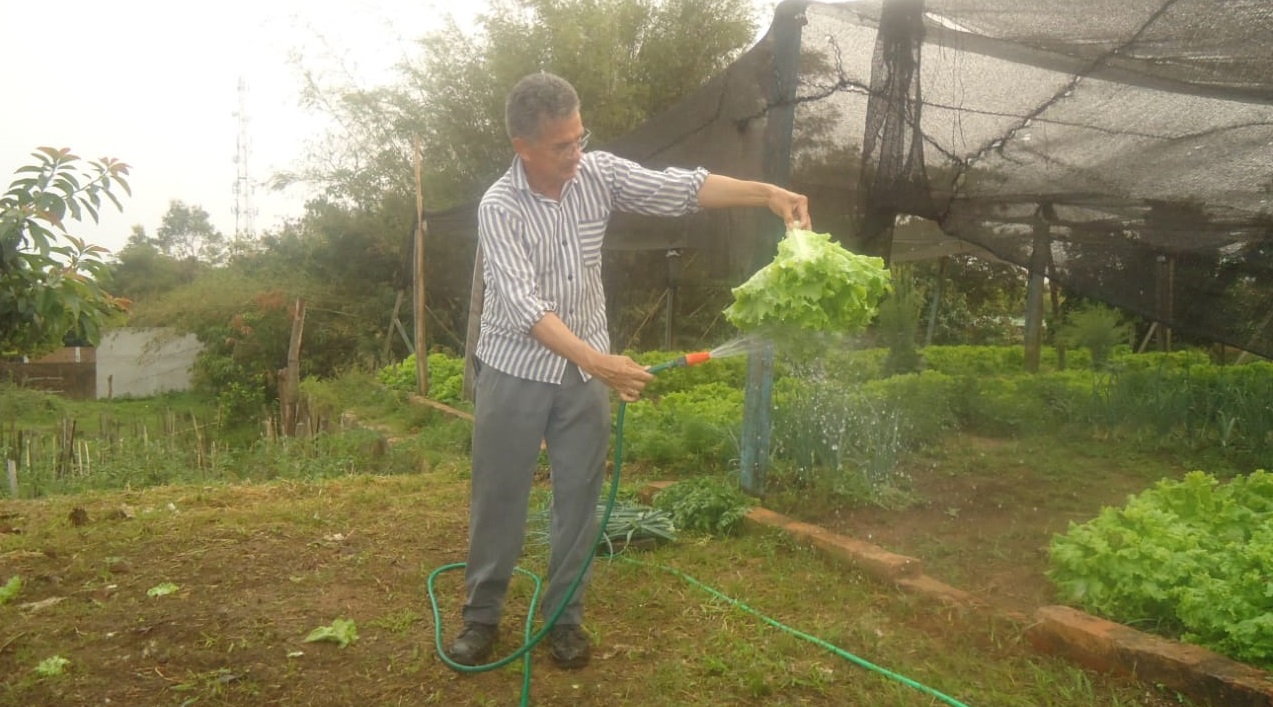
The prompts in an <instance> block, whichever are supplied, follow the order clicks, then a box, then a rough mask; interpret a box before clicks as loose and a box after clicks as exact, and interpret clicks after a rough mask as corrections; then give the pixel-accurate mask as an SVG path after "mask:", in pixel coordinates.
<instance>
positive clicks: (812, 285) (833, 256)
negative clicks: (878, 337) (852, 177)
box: [725, 229, 913, 336]
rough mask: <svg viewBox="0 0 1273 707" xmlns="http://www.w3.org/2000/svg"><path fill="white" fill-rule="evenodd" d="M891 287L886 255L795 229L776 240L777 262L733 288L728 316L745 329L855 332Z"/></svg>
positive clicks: (872, 312)
mask: <svg viewBox="0 0 1273 707" xmlns="http://www.w3.org/2000/svg"><path fill="white" fill-rule="evenodd" d="M890 287H891V286H890V283H889V272H888V270H886V269H884V260H883V259H881V258H874V257H869V256H861V255H856V254H854V253H850V252H849V251H847V250H845V249H844V247H843V246H841V245H840V244H838V243H836V242H835V241H833V240H831V236H830V235H829V234H825V233H814V232H813V231H804V230H799V229H796V230H791V231H788V232H787V236H786V238H783V239H782V241H780V242H779V243H778V254H777V255H776V256H775V257H774V260H773V262H771V263H770V264H768V265H766V266H765V267H763V268H761V269H760V270H758V271H757V272H756V273H755V274H754V275H752V276H751V278H750V279H748V280H747V282H744V283H743V284H741V285H739V286H738V287H735V288H734V290H733V293H734V303H733V304H731V305H730V306H729V307H728V308H727V309H726V310H725V318H726V319H727V320H729V322H730V323H731V324H733V325H734V326H736V327H738V328H739V329H741V330H743V331H764V330H783V329H800V330H806V331H834V332H856V331H860V330H861V329H864V328H865V327H866V325H867V324H869V323H870V322H871V320H872V319H874V318H875V315H876V312H877V307H878V306H879V303H880V300H881V299H882V298H883V297H884V295H885V294H887V293H888V292H889V290H890ZM912 336H913V330H912Z"/></svg>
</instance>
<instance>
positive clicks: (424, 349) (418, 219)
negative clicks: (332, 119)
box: [415, 135, 429, 397]
mask: <svg viewBox="0 0 1273 707" xmlns="http://www.w3.org/2000/svg"><path fill="white" fill-rule="evenodd" d="M422 159H423V157H422V156H421V154H420V136H418V135H417V136H416V138H415V225H416V228H415V374H416V392H418V393H419V394H420V395H423V396H425V397H428V395H429V346H428V344H427V343H426V338H425V329H424V326H425V310H424V305H425V298H424V231H425V225H424V185H423V183H422V182H421V178H420V162H421V160H422Z"/></svg>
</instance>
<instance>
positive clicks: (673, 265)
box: [663, 248, 681, 351]
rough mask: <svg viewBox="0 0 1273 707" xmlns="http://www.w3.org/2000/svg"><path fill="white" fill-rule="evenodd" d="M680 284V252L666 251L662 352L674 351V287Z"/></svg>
mask: <svg viewBox="0 0 1273 707" xmlns="http://www.w3.org/2000/svg"><path fill="white" fill-rule="evenodd" d="M680 282H681V251H680V249H678V248H669V249H668V251H667V307H666V308H665V309H664V310H663V311H664V315H663V350H664V351H675V350H676V349H675V346H676V287H677V285H679V284H680Z"/></svg>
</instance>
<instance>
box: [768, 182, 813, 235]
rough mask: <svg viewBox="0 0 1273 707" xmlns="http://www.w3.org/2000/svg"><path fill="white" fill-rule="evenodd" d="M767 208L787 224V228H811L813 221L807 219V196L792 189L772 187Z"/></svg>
mask: <svg viewBox="0 0 1273 707" xmlns="http://www.w3.org/2000/svg"><path fill="white" fill-rule="evenodd" d="M768 206H769V210H770V211H772V212H774V214H775V215H777V216H778V217H779V218H781V219H782V222H783V223H785V224H787V229H788V230H790V229H792V228H802V229H805V230H809V229H811V228H813V222H812V221H811V220H810V219H809V198H808V197H807V196H805V195H804V194H797V193H795V192H793V191H787V190H786V189H783V188H782V187H774V188H773V192H772V193H771V194H770V196H769V204H768Z"/></svg>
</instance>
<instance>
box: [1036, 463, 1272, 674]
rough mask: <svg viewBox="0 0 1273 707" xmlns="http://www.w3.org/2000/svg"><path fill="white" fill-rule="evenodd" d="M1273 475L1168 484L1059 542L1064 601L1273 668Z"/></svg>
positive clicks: (1191, 478)
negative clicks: (1150, 624) (1156, 626)
mask: <svg viewBox="0 0 1273 707" xmlns="http://www.w3.org/2000/svg"><path fill="white" fill-rule="evenodd" d="M1271 523H1273V474H1269V473H1267V472H1265V471H1263V470H1260V471H1256V472H1254V473H1252V474H1250V475H1248V476H1238V477H1235V478H1234V479H1232V480H1231V481H1229V482H1228V483H1227V484H1221V483H1220V482H1219V481H1217V480H1216V479H1215V478H1214V477H1212V476H1211V475H1209V474H1205V473H1203V472H1201V471H1195V472H1191V473H1189V474H1188V475H1186V476H1185V478H1184V479H1183V480H1182V481H1162V482H1159V483H1158V484H1157V485H1156V486H1154V487H1153V488H1151V489H1149V490H1148V491H1145V492H1144V493H1142V494H1140V495H1138V496H1133V497H1132V498H1131V499H1129V500H1128V502H1127V505H1126V506H1125V507H1123V508H1121V509H1114V508H1106V509H1105V510H1104V511H1102V512H1101V515H1100V516H1098V517H1097V518H1095V519H1094V520H1092V521H1090V522H1088V523H1085V524H1083V525H1073V524H1071V526H1070V528H1069V531H1068V532H1067V533H1066V535H1064V536H1057V537H1056V538H1054V539H1053V540H1052V546H1051V550H1052V566H1053V568H1052V570H1051V571H1050V572H1049V576H1050V577H1051V578H1052V580H1053V581H1054V582H1055V583H1056V585H1057V589H1058V592H1059V594H1060V596H1061V597H1062V599H1064V600H1066V601H1072V602H1076V603H1078V604H1079V605H1081V606H1082V607H1084V608H1085V609H1088V610H1091V611H1093V612H1095V613H1099V614H1102V615H1104V616H1107V617H1109V618H1112V619H1114V620H1117V621H1121V622H1123V623H1129V624H1130V623H1136V622H1141V621H1145V620H1151V621H1158V622H1161V623H1162V624H1163V625H1165V626H1166V627H1168V628H1171V627H1174V628H1176V629H1177V630H1178V631H1179V633H1180V634H1181V636H1182V637H1183V638H1184V639H1185V640H1188V641H1192V642H1194V643H1197V644H1199V645H1203V646H1207V647H1210V648H1213V649H1214V650H1216V651H1218V652H1220V653H1224V654H1225V655H1228V656H1230V657H1233V658H1236V659H1239V660H1244V661H1247V662H1250V663H1253V664H1256V665H1259V666H1261V667H1265V668H1267V667H1273V574H1270V567H1273V526H1271Z"/></svg>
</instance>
